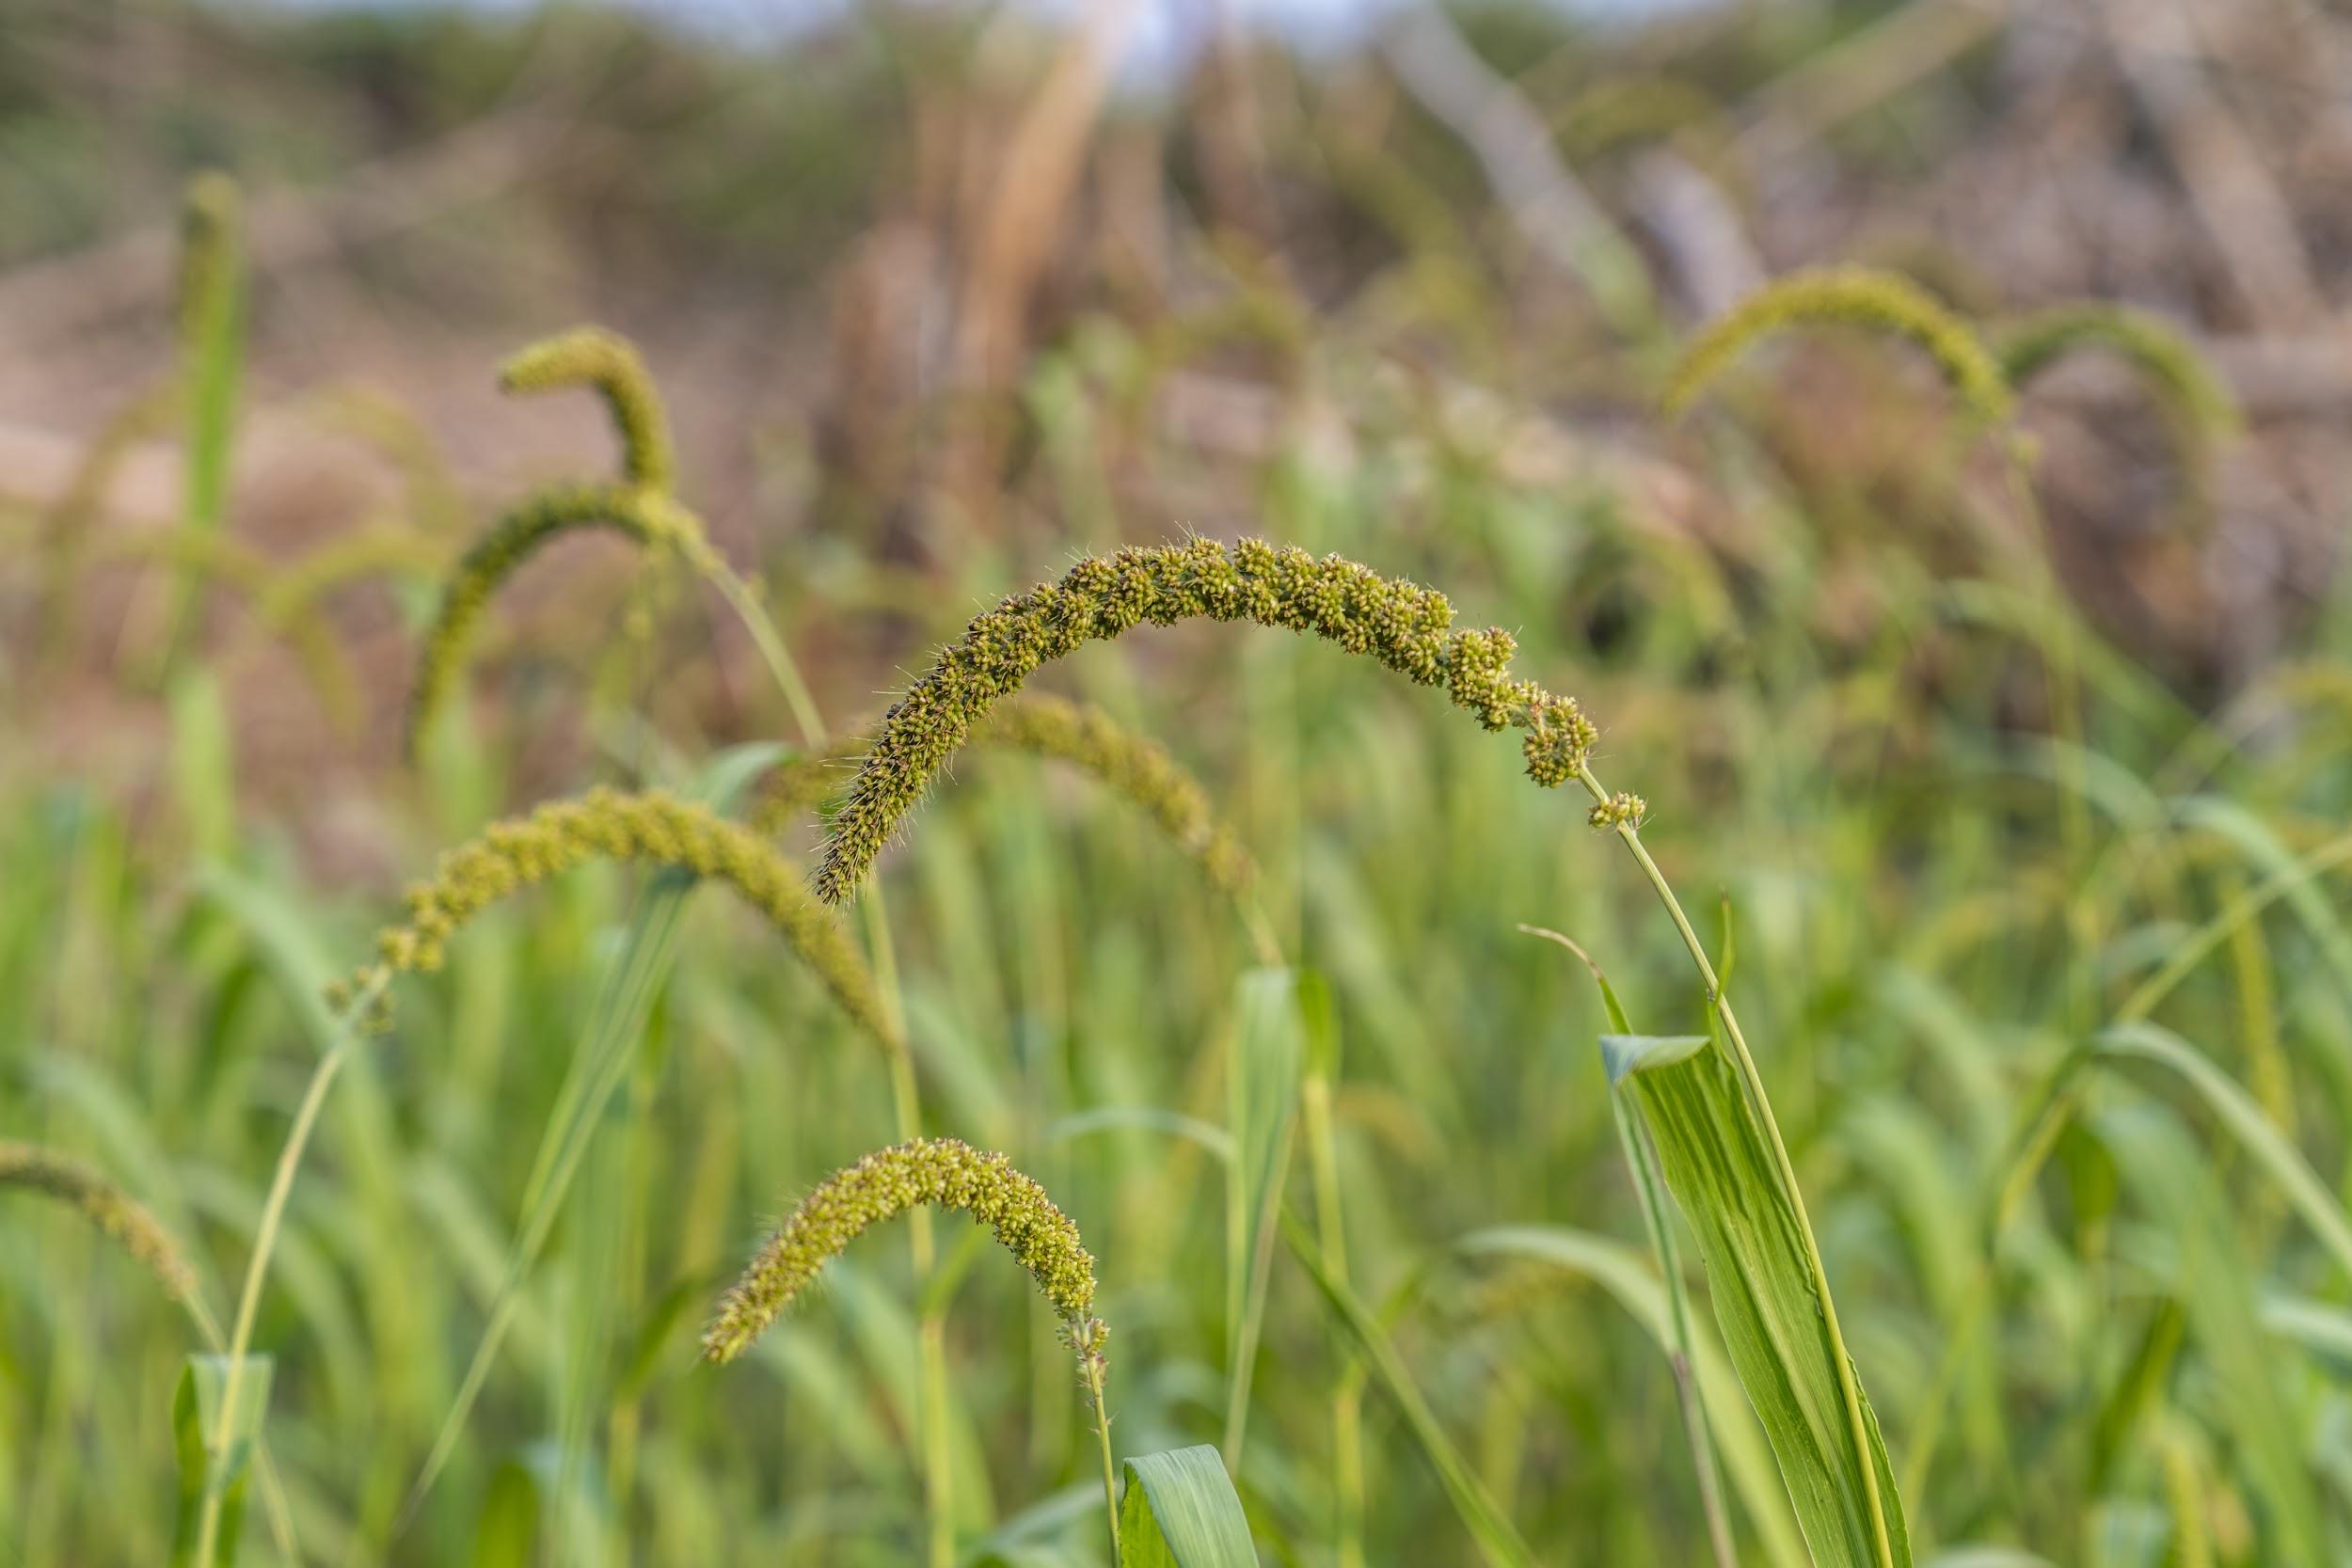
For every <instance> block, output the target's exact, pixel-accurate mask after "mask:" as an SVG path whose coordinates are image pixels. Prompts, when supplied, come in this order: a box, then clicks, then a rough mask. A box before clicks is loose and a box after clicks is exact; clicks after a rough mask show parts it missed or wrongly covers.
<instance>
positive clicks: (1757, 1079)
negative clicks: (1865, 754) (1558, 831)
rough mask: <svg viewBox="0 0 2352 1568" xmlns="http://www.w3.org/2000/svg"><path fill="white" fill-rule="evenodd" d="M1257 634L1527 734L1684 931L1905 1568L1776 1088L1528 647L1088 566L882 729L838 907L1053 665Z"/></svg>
mask: <svg viewBox="0 0 2352 1568" xmlns="http://www.w3.org/2000/svg"><path fill="white" fill-rule="evenodd" d="M1203 616H1205V617H1208V618H1210V619H1214V620H1219V621H1237V620H1248V621H1253V622H1256V623H1258V624H1260V625H1263V626H1282V627H1287V628H1289V629H1291V630H1293V631H1296V632H1302V633H1304V632H1312V633H1314V634H1316V635H1317V636H1320V637H1323V638H1326V639H1328V640H1329V641H1334V642H1337V643H1338V644H1339V645H1340V646H1341V647H1342V648H1343V649H1345V650H1346V651H1348V652H1350V653H1354V654H1359V655H1361V656H1364V657H1370V658H1373V659H1375V660H1377V661H1378V662H1379V663H1381V664H1383V665H1385V666H1387V667H1388V668H1390V669H1391V670H1394V671H1397V672H1398V673H1402V674H1405V675H1406V676H1408V677H1409V678H1411V679H1412V680H1414V681H1415V682H1416V683H1418V684H1421V685H1424V686H1438V685H1442V686H1444V687H1445V688H1446V691H1447V695H1448V696H1449V697H1450V698H1451V699H1452V701H1453V702H1454V705H1455V706H1457V707H1462V708H1466V709H1468V710H1469V711H1470V713H1472V714H1473V715H1475V716H1476V717H1477V719H1478V720H1479V721H1480V723H1481V724H1483V725H1484V726H1485V727H1486V729H1488V730H1502V729H1506V728H1516V729H1518V730H1521V731H1523V732H1525V734H1524V738H1523V740H1522V743H1521V749H1522V751H1523V752H1524V754H1525V756H1526V759H1527V772H1528V776H1529V777H1530V778H1532V779H1533V780H1534V782H1535V783H1536V784H1538V785H1541V786H1543V787H1546V788H1552V787H1556V786H1558V785H1560V784H1565V783H1567V782H1568V781H1570V780H1571V779H1573V780H1575V781H1576V782H1577V783H1579V784H1581V785H1582V786H1583V787H1584V790H1585V792H1586V793H1587V794H1588V795H1589V796H1590V797H1591V799H1592V801H1593V812H1592V820H1593V821H1594V822H1596V823H1597V824H1598V825H1603V826H1606V827H1607V828H1608V829H1609V831H1611V832H1614V833H1615V834H1616V835H1617V837H1618V839H1619V840H1620V841H1621V842H1622V843H1623V844H1624V845H1625V847H1626V848H1627V850H1628V851H1629V853H1630V854H1631V855H1632V856H1633V858H1634V861H1635V863H1637V864H1638V865H1639V866H1640V867H1641V869H1642V872H1643V874H1644V876H1645V878H1646V879H1648V881H1649V883H1650V886H1651V889H1652V891H1653V892H1654V893H1655V894H1656V895H1657V897H1658V900H1659V902H1660V904H1661V906H1662V907H1663V908H1664V910H1665V911H1666V912H1667V914H1668V915H1669V916H1670V917H1671V918H1672V920H1673V922H1674V926H1675V929H1676V931H1677V934H1678V935H1679V936H1680V937H1681V939H1682V942H1683V946H1684V948H1685V950H1686V951H1687V952H1688V953H1689V955H1690V958H1691V961H1692V966H1693V967H1694V968H1695V969H1696V970H1697V972H1698V974H1699V978H1700V980H1701V982H1702V983H1703V985H1704V986H1705V988H1706V995H1707V1001H1708V1007H1709V1009H1710V1010H1711V1011H1712V1012H1713V1013H1714V1015H1715V1017H1716V1019H1717V1020H1718V1021H1719V1022H1720V1023H1721V1025H1722V1045H1721V1049H1722V1050H1723V1052H1724V1056H1725V1057H1726V1058H1727V1060H1728V1062H1729V1064H1730V1066H1731V1069H1732V1071H1733V1074H1734V1076H1735V1078H1736V1079H1737V1081H1738V1083H1739V1085H1740V1093H1741V1095H1742V1097H1743V1098H1744V1099H1745V1101H1747V1104H1748V1107H1749V1111H1750V1113H1751V1115H1752V1116H1753V1117H1754V1118H1755V1120H1756V1124H1757V1125H1758V1126H1759V1127H1760V1128H1761V1129H1762V1130H1763V1132H1764V1134H1765V1136H1766V1137H1767V1139H1768V1147H1769V1149H1770V1153H1771V1157H1772V1162H1773V1171H1774V1174H1775V1176H1776V1178H1777V1180H1778V1181H1779V1183H1780V1184H1781V1186H1782V1187H1783V1189H1784V1191H1785V1196H1786V1197H1787V1199H1788V1205H1789V1211H1790V1213H1791V1215H1792V1217H1793V1219H1794V1220H1795V1227H1796V1230H1797V1233H1798V1240H1799V1242H1800V1243H1801V1244H1802V1245H1801V1250H1802V1253H1803V1257H1804V1265H1805V1268H1806V1270H1807V1272H1808V1274H1809V1275H1810V1280H1811V1290H1812V1293H1813V1296H1814V1299H1815V1300H1816V1302H1817V1303H1818V1306H1819V1310H1820V1317H1821V1328H1822V1331H1823V1334H1824V1337H1825V1339H1826V1342H1827V1348H1828V1351H1829V1353H1830V1359H1831V1362H1832V1366H1833V1370H1834V1376H1835V1379H1836V1386H1837V1391H1838V1396H1839V1402H1840V1403H1841V1404H1842V1406H1843V1411H1842V1415H1843V1418H1844V1425H1845V1428H1846V1432H1847V1435H1848V1437H1849V1438H1850V1440H1851V1443H1852V1444H1853V1449H1854V1457H1855V1460H1856V1462H1857V1468H1858V1479H1859V1481H1860V1485H1861V1490H1862V1494H1863V1497H1862V1511H1863V1514H1864V1517H1865V1520H1866V1528H1867V1541H1868V1543H1869V1548H1870V1551H1871V1554H1872V1560H1873V1561H1874V1562H1875V1563H1876V1564H1877V1565H1878V1568H1899V1563H1900V1562H1901V1561H1902V1560H1905V1559H1904V1557H1903V1556H1902V1555H1900V1554H1899V1546H1898V1543H1900V1542H1902V1541H1903V1540H1904V1539H1905V1536H1904V1530H1903V1525H1902V1505H1901V1501H1900V1498H1899V1497H1897V1496H1895V1495H1893V1494H1892V1492H1891V1491H1890V1490H1889V1489H1888V1488H1886V1487H1883V1486H1882V1485H1881V1484H1880V1480H1879V1476H1878V1472H1877V1469H1876V1467H1875V1466H1874V1465H1873V1463H1872V1460H1871V1457H1870V1456H1871V1454H1872V1452H1873V1450H1874V1449H1878V1448H1879V1447H1880V1445H1879V1441H1878V1438H1877V1428H1876V1422H1875V1419H1874V1418H1873V1417H1872V1415H1871V1413H1870V1409H1869V1404H1868V1401H1867V1398H1866V1397H1865V1395H1864V1394H1863V1391H1862V1385H1861V1380H1860V1376H1859V1374H1858V1373H1857V1371H1856V1370H1855V1369H1854V1365H1853V1358H1852V1356H1851V1354H1850V1353H1849V1351H1848V1350H1847V1348H1846V1340H1845V1335H1844V1331H1843V1330H1842V1329H1841V1328H1840V1326H1839V1324H1838V1319H1837V1308H1836V1303H1835V1302H1834V1301H1833V1300H1832V1298H1831V1294H1830V1291H1829V1282H1828V1274H1827V1271H1826V1269H1825V1267H1824V1266H1823V1264H1822V1261H1821V1253H1820V1242H1819V1240H1818V1239H1817V1238H1816V1236H1815V1234H1814V1230H1813V1224H1812V1220H1811V1218H1810V1217H1809V1216H1808V1215H1807V1213H1806V1212H1805V1205H1804V1193H1803V1191H1802V1189H1801V1188H1800V1187H1799V1185H1798V1182H1797V1176H1796V1167H1795V1164H1794V1162H1792V1161H1791V1160H1790V1158H1789V1156H1788V1146H1787V1142H1786V1140H1785V1139H1784V1138H1783V1137H1782V1135H1781V1132H1780V1127H1779V1124H1778V1122H1777V1121H1776V1120H1775V1119H1774V1118H1773V1117H1772V1107H1771V1101H1770V1100H1769V1098H1768V1097H1767V1095H1766V1094H1765V1090H1764V1081H1763V1074H1762V1071H1761V1070H1760V1069H1758V1068H1757V1066H1756V1057H1755V1054H1754V1053H1753V1052H1751V1051H1750V1050H1749V1048H1748V1044H1747V1037H1746V1036H1745V1034H1744V1033H1743V1032H1742V1030H1741V1029H1740V1021H1739V1019H1738V1017H1737V1016H1736V1015H1735V1013H1734V1012H1733V1010H1732V1006H1731V1001H1730V998H1729V997H1728V996H1727V995H1726V994H1725V993H1724V987H1723V982H1722V980H1721V978H1720V977H1719V976H1718V975H1717V974H1716V971H1715V965H1714V960H1713V959H1712V958H1710V957H1709V956H1708V951H1707V947H1706V944H1705V943H1704V942H1701V941H1700V940H1699V937H1698V933H1697V931H1696V930H1695V929H1694V928H1693V927H1692V925H1691V921H1690V917H1689V916H1688V915H1687V914H1686V913H1685V912H1684V911H1683V909H1682V905H1681V901H1680V900H1679V899H1677V897H1676V896H1675V893H1674V890H1673V888H1672V887H1671V886H1670V885H1669V884H1668V883H1667V881H1666V879H1665V875H1664V873H1662V872H1661V871H1660V870H1659V868H1658V864H1657V862H1656V861H1654V860H1653V859H1651V857H1650V853H1649V850H1648V848H1647V847H1645V845H1644V844H1643V843H1642V838H1641V830H1640V818H1641V816H1642V813H1643V811H1644V809H1645V807H1644V805H1643V802H1642V801H1641V800H1640V798H1639V797H1636V796H1632V795H1627V794H1619V793H1613V792H1611V791H1610V790H1609V789H1608V788H1607V787H1606V786H1605V785H1603V784H1602V783H1601V781H1600V779H1599V778H1598V777H1597V775H1596V774H1595V773H1594V771H1593V768H1592V749H1593V746H1594V744H1595V742H1596V741H1597V740H1598V738H1599V733H1598V731H1597V730H1596V729H1595V727H1594V725H1593V723H1592V721H1590V720H1589V719H1587V718H1586V717H1585V716H1584V713H1583V710H1582V709H1581V707H1579V706H1578V705H1577V703H1576V700H1575V699H1574V698H1572V697H1563V696H1559V695H1556V694H1554V693H1552V692H1550V691H1548V690H1546V689H1544V688H1543V687H1542V686H1540V685H1538V684H1537V683H1535V682H1534V681H1532V680H1523V679H1522V680H1513V679H1511V678H1510V676H1509V674H1508V671H1509V667H1510V661H1511V656H1512V654H1513V653H1514V651H1515V650H1516V646H1517V644H1516V642H1515V641H1514V640H1513V639H1512V637H1511V635H1510V634H1509V633H1508V632H1505V631H1502V630H1501V629H1500V628H1488V629H1487V630H1485V631H1457V630H1454V629H1453V622H1454V607H1453V605H1452V603H1451V602H1449V601H1448V600H1447V598H1446V597H1445V595H1444V594H1439V593H1438V592H1437V591H1435V590H1434V589H1426V588H1422V587H1419V586H1418V585H1416V584H1413V583H1410V582H1406V581H1403V580H1401V579H1396V578H1386V577H1383V576H1381V575H1380V574H1379V573H1377V572H1375V571H1374V570H1372V569H1371V568H1370V567H1368V566H1364V565H1361V564H1359V563H1358V562H1353V561H1349V560H1347V559H1345V558H1343V557H1341V556H1336V555H1332V556H1326V557H1324V558H1322V559H1321V560H1317V559H1316V558H1314V557H1313V556H1311V555H1309V554H1308V553H1307V552H1306V551H1304V550H1301V549H1297V548H1295V547H1277V546H1273V545H1270V544H1268V543H1266V542H1265V541H1264V540H1262V539H1244V540H1241V541H1240V542H1238V543H1237V544H1235V545H1233V546H1230V547H1229V546H1224V545H1221V544H1219V543H1217V542H1216V541H1215V540H1211V539H1201V538H1195V539H1191V540H1188V541H1186V542H1185V543H1184V544H1182V545H1164V546H1146V547H1136V548H1128V549H1122V550H1120V551H1118V552H1117V553H1116V554H1113V555H1109V556H1093V557H1089V558H1087V559H1085V560H1082V561H1080V562H1078V563H1077V564H1076V565H1075V566H1073V567H1072V568H1071V570H1070V571H1069V573H1068V574H1066V575H1065V576H1064V577H1063V578H1061V579H1060V580H1059V581H1058V582H1053V583H1043V584H1040V585H1039V586H1037V587H1035V588H1032V589H1030V590H1029V591H1028V592H1026V593H1025V594H1015V595H1013V596H1012V597H1009V598H1007V599H1005V600H1004V601H1002V602H1001V603H1000V604H998V605H997V607H996V608H995V609H993V610H989V611H987V612H985V613H983V614H981V615H978V616H976V617H975V618H974V619H973V621H972V623H971V625H970V626H967V627H966V628H965V631H964V636H963V638H962V640H961V641H959V642H956V643H953V644H951V645H949V646H948V647H947V648H946V649H944V650H943V651H942V652H941V653H940V655H939V657H938V658H937V659H936V661H935V662H934V663H933V664H932V666H931V669H930V672H929V673H926V674H925V675H923V676H922V677H921V678H920V679H918V680H917V681H916V682H915V683H914V685H913V686H912V687H910V688H909V689H908V690H907V692H906V694H905V695H904V696H903V697H901V698H900V699H899V700H898V703H896V704H895V705H892V707H891V709H890V711H889V713H888V714H887V715H886V716H885V717H884V719H883V721H882V729H881V731H880V732H879V734H878V736H877V737H876V739H875V742H874V745H873V749H872V750H871V751H869V752H867V753H866V760H865V762H864V763H863V764H862V765H861V766H860V768H859V769H858V774H857V778H856V780H855V782H854V783H853V784H851V786H850V792H849V798H848V800H847V803H846V804H845V805H844V806H843V807H842V809H841V810H840V811H839V812H838V813H836V814H835V816H834V819H833V824H832V832H831V834H830V836H829V837H828V839H827V840H826V844H825V849H824V856H823V860H822V862H821V863H820V864H819V867H818V875H817V891H818V895H819V896H821V897H823V898H824V899H826V900H827V901H828V902H836V901H838V900H840V899H842V898H845V897H847V896H848V895H850V893H851V892H852V891H854V889H855V888H856V886H857V885H858V883H859V882H860V881H861V880H862V879H864V878H865V877H866V874H867V873H868V872H870V871H871V870H872V868H873V865H874V863H875V861H876V860H877V859H878V858H879V857H880V855H881V853H882V849H883V847H884V846H885V845H886V844H887V843H888V842H889V839H890V836H891V835H892V833H893V832H896V831H897V829H898V826H899V824H900V823H902V822H903V821H904V820H905V819H906V817H907V816H908V815H909V814H910V813H912V812H913V811H914V808H915V807H916V806H917V805H918V804H919V803H920V802H921V800H922V797H923V794H924V791H925V790H926V789H927V788H929V786H930V782H931V780H932V779H933V778H934V777H936V776H937V775H938V773H939V771H940V770H941V769H942V768H944V767H945V766H946V763H947V761H948V760H949V758H951V757H952V756H953V755H954V754H955V752H956V751H957V750H958V749H959V748H960V747H961V746H962V745H963V744H964V742H965V741H966V740H967V739H968V738H969V737H970V736H971V735H972V733H973V731H974V729H975V727H976V726H977V724H978V723H979V722H980V721H982V720H984V719H985V718H986V717H987V716H988V714H989V712H990V710H991V709H992V708H993V706H994V705H996V704H997V703H999V702H1000V701H1002V700H1003V699H1005V698H1007V697H1009V696H1010V695H1011V694H1012V693H1013V692H1014V691H1015V690H1017V689H1019V688H1020V686H1021V683H1022V682H1023V681H1025V679H1027V677H1028V676H1029V675H1031V674H1032V673H1035V672H1036V671H1037V670H1038V668H1039V667H1040V666H1041V665H1043V664H1045V663H1046V662H1048V661H1050V660H1052V659H1056V658H1060V657H1067V656H1068V655H1070V654H1072V653H1073V652H1075V651H1076V650H1077V649H1078V648H1080V647H1081V646H1083V645H1084V644H1086V643H1087V642H1089V641H1096V640H1108V639H1111V638H1115V637H1118V636H1119V635H1120V634H1121V633H1123V632H1125V631H1127V630H1129V629H1131V628H1133V627H1134V626H1137V625H1139V624H1141V623H1143V622H1146V621H1149V622H1151V623H1152V624H1153V625H1156V626H1168V625H1172V624H1174V623H1176V622H1178V621H1182V620H1186V619H1190V618H1197V617H1203Z"/></svg>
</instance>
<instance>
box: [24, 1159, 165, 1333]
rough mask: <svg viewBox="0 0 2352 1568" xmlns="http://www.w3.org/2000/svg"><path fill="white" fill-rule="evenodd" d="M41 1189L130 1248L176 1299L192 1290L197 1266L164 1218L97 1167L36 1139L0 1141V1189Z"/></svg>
mask: <svg viewBox="0 0 2352 1568" xmlns="http://www.w3.org/2000/svg"><path fill="white" fill-rule="evenodd" d="M8 1187H15V1188H21V1189H23V1190H24V1191H27V1192H36V1193H42V1194H45V1195H46V1196H50V1197H54V1198H56V1199H57V1200H58V1201H59V1202H61V1203H64V1204H67V1205H69V1206H70V1207H72V1208H73V1209H75V1210H77V1211H79V1212H81V1214H82V1216H83V1217H84V1218H85V1219H87V1220H88V1221H89V1222H90V1224H91V1225H93V1226H95V1227H98V1230H99V1232H100V1233H101V1234H103V1236H105V1237H106V1239H107V1240H109V1241H111V1242H113V1243H115V1244H116V1245H118V1246H119V1247H121V1248H122V1250H123V1251H125V1252H127V1253H129V1254H130V1255H131V1256H132V1257H133V1258H134V1259H137V1260H138V1262H139V1263H140V1264H141V1265H142V1266H143V1267H145V1268H146V1270H147V1271H148V1273H150V1274H151V1275H154V1276H155V1277H156V1279H157V1280H158V1281H160V1282H161V1283H162V1285H163V1288H164V1291H165V1293H167V1295H169V1296H170V1297H171V1298H172V1299H173V1300H175V1301H181V1300H186V1299H188V1298H190V1297H193V1296H194V1295H195V1293H196V1271H195V1270H194V1269H192V1268H190V1267H189V1266H188V1261H187V1259H185V1258H184V1257H183V1256H182V1255H181V1252H180V1246H179V1243H176V1242H174V1241H173V1240H172V1239H171V1233H170V1232H169V1231H167V1230H166V1229H165V1228H164V1227H163V1222H162V1221H160V1220H158V1219H156V1217H155V1216H154V1215H153V1214H152V1213H151V1212H148V1209H147V1207H146V1205H144V1204H142V1203H140V1202H139V1201H138V1200H137V1199H135V1198H134V1197H132V1196H130V1195H129V1194H128V1193H126V1192H124V1191H123V1190H122V1189H121V1188H120V1187H119V1186H117V1185H116V1184H115V1183H114V1182H113V1181H111V1180H108V1179H107V1178H106V1177H105V1176H103V1174H101V1173H100V1172H99V1171H97V1170H96V1169H94V1168H92V1167H91V1166H89V1165H87V1164H83V1163H82V1162H81V1161H79V1160H77V1159H75V1158H73V1157H72V1155H70V1154H60V1153H58V1152H56V1150H54V1149H48V1148H41V1147H40V1145H38V1144H28V1143H18V1142H15V1141H13V1140H0V1188H8Z"/></svg>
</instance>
